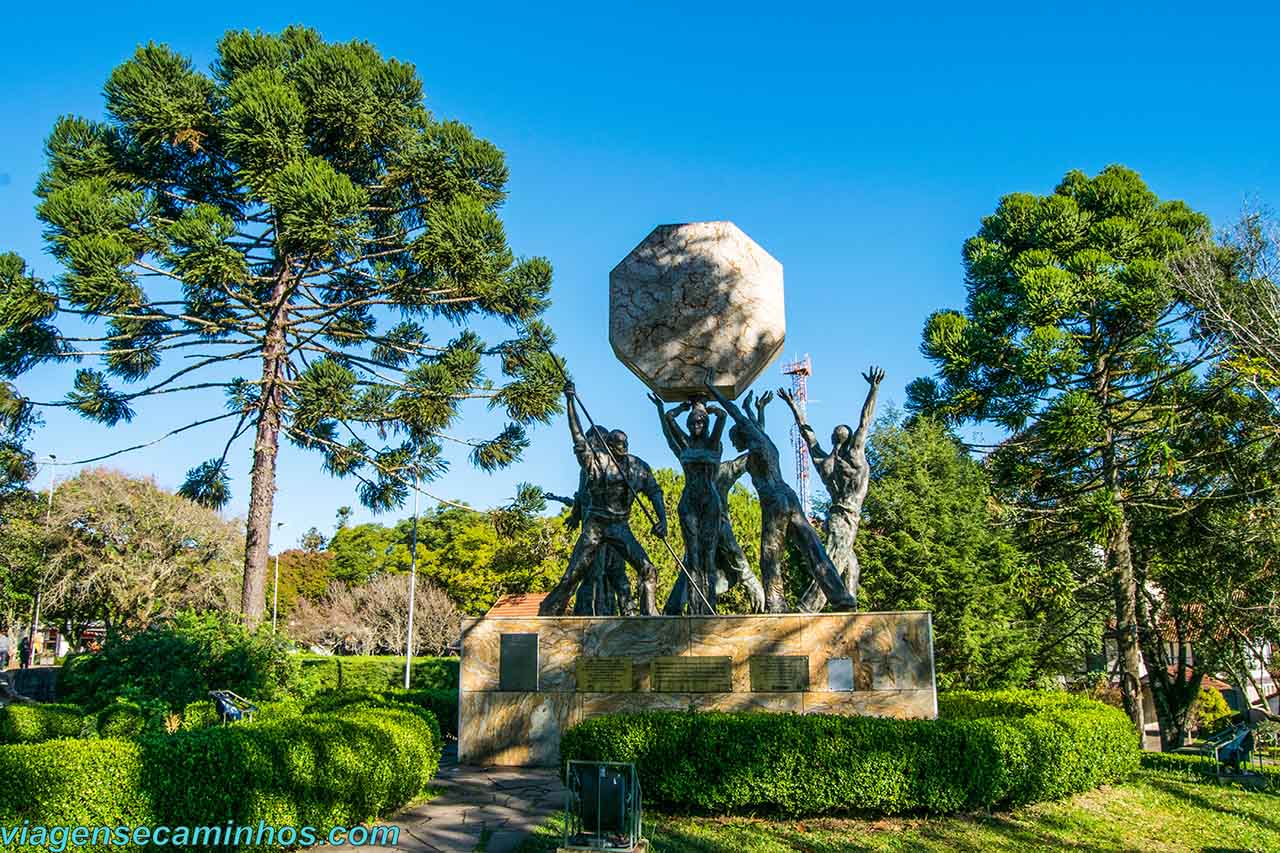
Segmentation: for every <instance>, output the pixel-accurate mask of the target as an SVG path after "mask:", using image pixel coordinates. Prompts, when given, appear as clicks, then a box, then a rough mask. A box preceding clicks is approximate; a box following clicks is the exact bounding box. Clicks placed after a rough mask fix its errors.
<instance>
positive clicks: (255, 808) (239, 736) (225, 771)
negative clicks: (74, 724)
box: [0, 706, 441, 850]
mask: <svg viewBox="0 0 1280 853" xmlns="http://www.w3.org/2000/svg"><path fill="white" fill-rule="evenodd" d="M440 748H441V744H440V733H439V729H438V727H436V726H435V725H434V724H433V721H432V720H431V719H430V718H429V715H428V714H427V713H426V712H424V711H422V710H421V709H418V708H409V707H407V706H388V707H383V708H356V709H343V710H339V711H337V712H335V713H333V714H327V715H319V714H307V715H300V716H293V717H285V718H282V719H278V720H275V721H272V722H263V723H255V724H253V725H236V726H214V727H211V728H207V729H203V730H200V731H180V732H178V733H176V734H172V735H163V734H147V735H144V736H142V737H139V738H137V739H134V740H82V741H58V742H50V743H42V744H21V745H11V746H3V747H0V779H4V780H5V784H4V785H0V826H14V825H20V824H21V823H22V822H23V821H24V820H26V821H30V823H31V825H33V826H34V825H66V824H77V825H85V826H91V827H92V826H117V825H120V824H125V825H134V826H137V825H147V824H149V825H160V824H166V825H170V826H211V825H223V826H225V825H226V824H227V822H228V821H231V822H233V823H234V824H235V825H236V826H253V827H255V828H256V826H257V824H258V822H259V821H266V822H267V823H268V824H277V825H292V826H301V825H307V824H310V825H315V826H320V827H327V826H332V825H335V824H345V825H354V824H356V823H359V822H361V821H364V820H368V819H370V818H373V817H376V816H379V815H384V814H387V813H388V812H391V811H393V810H395V809H397V808H399V807H400V806H402V805H404V804H405V803H407V802H408V801H409V800H410V799H412V798H413V797H415V796H416V795H417V794H419V793H420V792H421V791H422V789H423V786H424V785H425V784H426V782H427V781H428V780H429V779H431V777H432V776H434V775H435V772H436V770H437V768H438V766H439V761H440ZM81 849H85V850H93V849H101V850H107V849H110V848H106V847H100V848H94V847H92V846H90V847H84V848H81ZM237 849H253V848H251V847H247V846H240V847H239V848H237ZM274 849H279V847H278V845H277V846H276V847H275V848H274Z"/></svg>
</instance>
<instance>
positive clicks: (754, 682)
mask: <svg viewBox="0 0 1280 853" xmlns="http://www.w3.org/2000/svg"><path fill="white" fill-rule="evenodd" d="M748 664H749V665H750V667H751V692H753V693H799V692H803V691H805V690H808V689H809V657H808V656H807V655H752V656H751V659H750V660H749V661H748Z"/></svg>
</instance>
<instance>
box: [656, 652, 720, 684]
mask: <svg viewBox="0 0 1280 853" xmlns="http://www.w3.org/2000/svg"><path fill="white" fill-rule="evenodd" d="M652 671H653V676H652V680H653V692H654V693H732V692H733V658H730V657H728V656H724V657H720V656H707V657H693V656H684V657H661V658H654V659H653V670H652Z"/></svg>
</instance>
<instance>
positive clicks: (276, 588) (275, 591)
mask: <svg viewBox="0 0 1280 853" xmlns="http://www.w3.org/2000/svg"><path fill="white" fill-rule="evenodd" d="M281 527H284V522H283V521H277V522H276V533H279V532H280V528H281ZM279 603H280V543H279V542H277V543H276V579H275V583H273V584H272V585H271V633H273V634H274V633H275V632H276V606H277V605H278V604H279Z"/></svg>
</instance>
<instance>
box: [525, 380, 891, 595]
mask: <svg viewBox="0 0 1280 853" xmlns="http://www.w3.org/2000/svg"><path fill="white" fill-rule="evenodd" d="M862 376H863V378H864V379H865V380H866V381H867V383H868V384H869V385H870V386H871V388H870V390H869V391H868V392H867V397H866V401H865V402H864V403H863V405H862V413H861V418H860V420H859V422H858V427H857V429H850V428H849V427H848V426H845V425H843V424H842V425H840V426H838V427H836V428H835V430H833V431H832V433H831V449H830V450H829V451H828V450H824V449H823V448H822V447H821V445H820V444H819V443H818V437H817V434H816V433H815V432H814V430H813V428H812V427H810V426H809V424H808V423H807V422H806V421H805V417H804V414H803V413H802V412H801V411H800V409H799V407H798V406H797V405H796V403H795V401H794V400H793V399H792V398H791V395H790V394H789V393H788V392H787V391H785V390H782V389H779V391H778V396H779V397H780V398H781V399H782V400H784V401H785V402H786V403H787V405H788V406H789V407H790V409H791V413H792V416H793V417H794V419H795V422H796V425H797V427H798V428H799V430H800V434H801V436H802V437H803V439H804V441H805V443H806V444H807V445H808V448H809V454H810V456H811V457H812V459H813V462H814V467H815V469H816V470H817V473H818V477H819V478H820V479H821V480H822V483H823V485H824V486H825V487H826V489H827V492H828V494H829V495H830V498H831V506H830V509H829V511H828V514H827V520H826V527H827V536H826V542H825V544H824V542H823V538H822V537H821V536H819V535H818V532H817V531H816V530H814V528H813V524H812V523H811V521H810V519H809V518H807V517H806V516H805V514H804V511H803V509H802V507H801V504H800V499H799V498H798V497H797V496H796V493H795V491H794V490H793V489H792V488H791V487H790V486H789V485H787V483H786V481H785V480H784V479H783V476H782V466H781V461H780V457H779V453H778V448H777V445H775V444H774V443H773V441H772V440H771V439H770V438H769V435H768V433H766V432H765V408H766V407H767V406H768V405H769V403H770V402H771V401H772V400H773V396H774V395H773V392H766V393H765V394H763V395H761V396H760V397H759V398H758V399H756V398H755V392H748V394H747V395H746V397H745V398H744V399H743V401H742V404H741V406H739V405H738V404H736V403H734V402H733V401H732V400H729V399H727V398H725V396H724V395H723V394H721V393H720V391H718V390H717V389H716V388H715V387H713V386H711V385H709V384H708V385H707V386H706V391H707V393H706V395H705V396H701V397H697V398H694V399H692V400H690V401H688V402H684V403H681V404H680V405H678V406H676V407H674V408H671V409H668V408H667V407H666V405H665V404H664V403H663V401H662V400H661V399H660V398H659V397H657V396H656V395H654V394H650V395H649V399H650V400H651V401H652V402H653V404H654V406H655V407H656V408H657V410H658V420H659V423H660V424H661V426H662V433H663V435H664V436H665V437H666V439H667V444H668V446H670V448H671V452H672V453H674V454H675V455H676V458H677V459H679V460H680V467H681V469H682V470H683V472H684V491H683V492H682V493H681V495H680V503H679V508H678V514H679V519H680V532H681V534H682V535H683V538H684V545H685V548H684V555H683V559H681V558H679V557H677V562H678V563H679V564H680V566H681V570H680V573H679V577H678V579H677V581H676V583H675V586H674V587H673V588H672V590H671V594H670V596H668V598H667V601H666V604H665V606H664V607H663V609H662V613H663V614H665V615H668V616H679V615H682V614H690V615H695V614H710V613H715V612H716V598H717V596H719V595H721V594H723V593H724V592H726V591H727V590H729V589H730V588H732V587H734V586H736V585H738V584H742V585H743V586H744V588H745V589H746V591H747V594H748V596H749V597H750V599H751V603H752V609H753V610H755V611H756V612H765V613H785V612H787V611H788V606H787V600H786V595H785V592H784V589H783V576H782V561H783V559H784V557H785V554H786V549H787V544H788V543H790V544H791V546H792V547H793V549H794V551H795V553H796V554H797V555H798V556H799V559H800V561H801V562H802V564H803V566H804V568H805V569H806V570H807V571H808V573H809V575H810V577H811V578H812V581H811V583H810V585H809V588H808V590H807V591H806V592H805V594H804V595H803V597H802V598H801V601H800V609H801V610H803V611H806V612H815V611H819V610H822V609H823V608H824V607H826V606H828V605H830V607H831V609H833V610H837V611H852V610H856V609H857V606H858V599H857V590H858V572H859V568H858V558H857V555H856V554H855V552H854V540H855V538H856V536H857V533H858V521H859V516H860V514H861V511H862V503H863V501H864V500H865V498H866V496H867V486H868V482H869V478H870V471H869V468H868V465H867V454H866V440H867V433H868V431H869V430H870V428H871V422H872V420H873V418H874V416H875V406H876V392H877V390H878V389H879V386H880V382H881V381H882V380H883V379H884V371H883V370H880V369H879V368H876V367H873V368H871V369H870V370H869V371H868V372H866V373H864V374H863V375H862ZM564 393H565V401H566V403H567V410H568V416H569V433H570V435H571V436H572V437H573V451H574V455H575V456H576V457H577V459H578V465H579V467H580V469H581V473H580V476H579V479H578V489H577V492H576V493H575V494H574V495H573V497H572V498H567V497H560V496H557V495H552V494H548V495H547V497H548V498H549V499H553V500H558V501H560V502H562V503H565V504H567V505H568V506H569V507H570V513H569V517H568V519H567V523H568V524H569V525H571V526H579V525H580V526H581V531H580V532H579V534H578V540H577V543H576V544H575V545H574V548H573V553H572V554H571V555H570V557H569V566H568V568H567V569H566V570H565V573H564V576H563V577H562V578H561V579H560V581H559V582H558V583H557V584H556V586H555V587H554V588H553V589H552V590H551V592H550V593H549V594H548V595H547V597H546V598H545V599H544V600H543V602H542V604H541V606H540V608H539V613H540V614H541V615H543V616H560V615H564V614H566V613H568V612H569V609H570V604H572V609H573V613H574V615H578V616H593V615H594V616H607V615H619V614H620V615H625V616H633V615H637V614H639V615H646V616H647V615H655V614H657V613H658V610H657V584H658V570H657V568H656V567H655V566H654V564H653V562H652V560H650V559H649V555H648V554H647V553H646V552H645V549H644V546H643V545H641V544H640V541H639V540H638V539H636V537H635V535H634V534H633V533H632V532H631V525H630V519H631V507H632V504H633V503H635V501H636V498H637V497H638V496H639V495H643V496H644V497H645V499H646V500H648V502H649V504H650V506H652V508H653V512H652V514H650V520H651V522H652V529H651V532H652V533H653V535H655V536H657V537H659V538H660V539H663V540H664V541H665V539H666V535H667V517H666V505H665V503H664V501H663V494H662V489H661V487H660V486H659V485H658V481H657V480H656V479H655V478H654V476H653V471H652V469H651V468H650V467H649V466H648V464H646V463H645V462H644V460H642V459H640V458H639V457H637V456H633V455H631V453H630V452H629V448H628V444H627V434H626V433H625V432H623V431H622V430H612V431H609V430H606V429H604V428H602V427H598V426H593V427H591V428H590V429H589V430H588V431H586V432H584V431H583V429H582V424H581V422H580V421H579V419H578V412H577V405H576V391H575V389H574V386H573V383H571V382H569V383H566V384H565V389H564ZM686 412H687V413H688V416H687V417H686V418H685V423H684V426H683V427H681V425H680V423H679V417H680V415H682V414H684V413H686ZM726 418H728V419H731V420H732V421H733V423H732V425H731V426H730V427H729V434H728V438H729V443H730V444H732V445H733V447H734V448H735V449H736V450H737V451H738V454H739V455H738V456H736V457H734V458H733V459H730V460H727V461H725V460H723V459H722V456H723V434H724V426H725V421H726ZM743 473H747V474H749V475H750V476H751V483H752V485H754V486H755V489H756V494H757V495H758V496H759V498H760V512H761V537H760V575H759V577H758V578H757V576H756V574H755V573H754V572H753V571H752V569H751V564H750V562H749V561H748V560H747V557H746V555H745V554H744V553H743V551H742V547H741V546H740V545H739V544H738V541H737V539H736V538H735V537H734V534H733V527H732V525H731V524H730V523H729V513H728V503H727V502H728V494H729V490H730V489H731V488H733V484H734V483H736V482H737V481H738V479H739V478H741V476H742V475H743ZM669 547H670V546H668V548H669ZM671 553H672V556H676V555H675V553H674V551H672V552H671ZM627 566H630V567H631V568H632V569H634V570H635V572H636V575H637V581H638V582H637V591H636V594H635V595H632V591H631V581H630V579H629V577H628V575H627ZM575 593H576V595H575ZM571 599H572V601H571ZM637 599H638V600H637Z"/></svg>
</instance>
